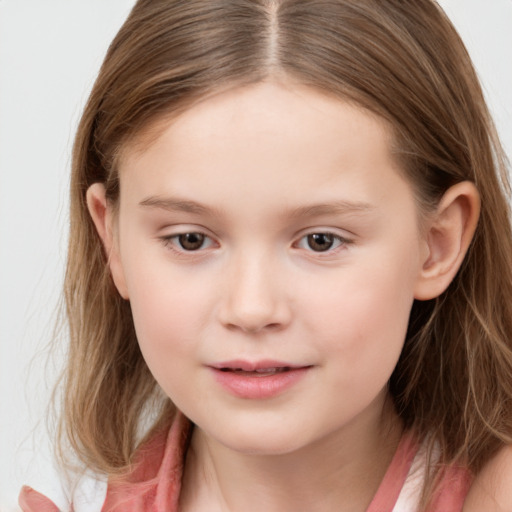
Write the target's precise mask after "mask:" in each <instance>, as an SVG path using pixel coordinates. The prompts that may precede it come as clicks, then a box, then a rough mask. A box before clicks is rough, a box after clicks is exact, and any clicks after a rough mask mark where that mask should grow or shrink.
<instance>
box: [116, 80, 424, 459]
mask: <svg viewBox="0 0 512 512" xmlns="http://www.w3.org/2000/svg"><path fill="white" fill-rule="evenodd" d="M120 183H121V194H120V204H119V212H118V217H117V221H116V224H115V225H114V232H115V234H114V239H115V243H114V249H113V253H112V255H111V265H112V270H113V274H114V278H115V281H116V284H117V286H118V289H119V291H120V292H121V294H122V295H123V296H124V297H125V298H128V299H129V300H130V303H131V307H132V310H133V318H134V322H135V327H136V331H137V335H138V339H139V343H140V347H141V350H142V352H143V354H144V357H145V359H146V361H147V364H148V366H149V368H150V369H151V371H152V373H153V375H154V376H155V378H156V380H157V381H158V383H159V384H160V385H161V387H162V388H163V389H164V390H165V392H166V393H167V394H168V395H169V397H171V399H172V400H173V402H174V403H175V404H176V405H177V406H178V408H179V409H181V410H182V411H183V412H184V413H185V415H186V416H188V417H189V418H190V419H191V420H192V421H193V422H194V423H196V425H197V426H198V427H199V428H200V429H202V431H203V433H204V434H205V435H207V436H208V437H209V438H210V439H212V440H215V441H216V442H219V443H221V444H222V445H224V446H227V447H229V448H232V449H234V450H237V451H239V452H244V453H262V454H263V453H269V454H270V453H289V452H291V451H294V450H297V449H299V448H301V447H306V446H309V445H311V444H312V443H314V442H317V441H320V440H322V439H326V438H327V436H331V435H333V434H334V435H336V434H338V433H339V434H340V435H343V432H346V431H348V429H351V428H356V429H358V428H368V427H370V428H371V426H372V425H373V424H377V423H378V421H379V419H380V414H381V412H382V408H383V403H384V398H385V395H386V384H387V382H388V379H389V377H390V375H391V373H392V371H393V369H394V367H395V365H396V363H397V360H398V357H399V354H400V352H401V349H402V345H403V342H404V337H405V333H406V327H407V322H408V318H409V312H410V308H411V305H412V302H413V299H414V297H415V293H416V287H417V283H418V280H419V273H420V269H421V267H422V264H423V261H424V259H425V242H424V240H423V238H422V236H421V233H420V231H419V227H418V220H419V219H418V212H417V208H416V205H415V198H414V195H413V192H412V189H411V186H410V185H409V184H408V183H407V182H406V181H405V180H404V178H403V177H402V175H401V174H400V172H399V170H398V168H397V164H396V163H395V160H394V158H393V156H392V155H391V153H390V132H389V129H388V127H387V126H386V125H385V123H384V122H383V121H382V120H380V119H378V118H376V117H375V116H373V115H371V114H369V113H368V112H366V111H364V110H362V109H360V108H356V107H354V106H351V105H349V104H348V103H344V102H341V101H339V100H337V99H332V98H329V97H326V96H324V95H322V94H320V93H318V92H316V91H314V90H312V89H308V88H305V87H302V86H297V85H291V84H289V85H282V84H281V85H279V84H275V83H263V84H258V85H254V86H251V87H247V88H244V89H236V90H232V91H229V92H224V93H221V94H219V95H217V96H215V97H212V98H209V99H207V100H205V101H203V102H201V103H199V104H197V105H196V106H194V107H193V108H191V109H190V110H188V111H187V112H186V113H185V114H183V115H181V116H180V117H178V118H176V119H174V120H173V121H170V122H169V123H168V124H167V125H165V127H164V130H163V131H162V132H161V133H160V134H159V136H158V138H157V139H156V140H155V141H154V142H153V143H152V144H151V145H150V146H149V147H147V148H146V149H144V150H143V151H140V149H139V150H138V151H135V150H130V148H128V149H127V150H126V152H125V153H124V155H123V158H122V160H121V164H120Z"/></svg>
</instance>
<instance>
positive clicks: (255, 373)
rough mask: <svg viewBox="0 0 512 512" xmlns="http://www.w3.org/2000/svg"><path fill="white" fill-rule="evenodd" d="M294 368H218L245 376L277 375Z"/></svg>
mask: <svg viewBox="0 0 512 512" xmlns="http://www.w3.org/2000/svg"><path fill="white" fill-rule="evenodd" d="M293 369H297V368H292V367H291V366H278V367H272V368H258V369H256V370H252V371H251V370H244V369H243V368H218V370H220V371H221V372H231V373H236V374H238V375H240V376H245V377H268V376H270V375H276V374H278V373H285V372H289V371H291V370H293Z"/></svg>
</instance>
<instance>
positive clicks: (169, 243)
mask: <svg viewBox="0 0 512 512" xmlns="http://www.w3.org/2000/svg"><path fill="white" fill-rule="evenodd" d="M190 235H194V236H196V237H200V238H202V240H201V245H200V246H199V247H198V248H197V249H186V248H185V247H183V244H182V242H181V241H180V238H181V237H186V236H190ZM319 235H321V236H322V237H328V238H330V239H331V241H332V243H333V244H335V247H334V248H333V247H332V246H331V247H328V248H327V249H326V250H323V251H322V250H320V251H315V250H313V249H312V248H311V246H309V247H301V245H302V242H303V241H305V244H307V245H309V243H310V242H312V241H313V240H312V239H311V238H310V237H318V236H319ZM161 240H162V242H163V243H164V246H165V247H167V248H169V249H170V250H172V251H173V252H175V253H178V254H179V255H184V254H194V253H199V252H201V251H202V250H204V249H206V248H209V247H210V246H211V245H213V244H214V242H213V240H212V238H211V237H209V236H208V235H206V234H204V233H201V232H199V231H186V232H183V233H177V234H175V235H171V236H165V237H162V238H161ZM207 241H209V242H207ZM205 242H206V243H208V247H206V248H205V247H204V244H205ZM351 243H352V240H349V239H347V238H344V237H342V236H340V235H337V234H336V233H332V232H330V231H314V232H310V233H307V234H305V235H303V236H302V237H300V238H299V240H298V241H297V242H295V243H294V244H293V247H294V248H299V249H305V250H307V251H308V252H312V253H314V254H318V255H322V254H326V255H331V254H333V253H334V254H335V253H337V252H338V251H340V250H342V249H343V248H344V247H346V246H348V245H350V244H351ZM179 246H181V247H179Z"/></svg>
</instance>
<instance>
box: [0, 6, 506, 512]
mask: <svg viewBox="0 0 512 512" xmlns="http://www.w3.org/2000/svg"><path fill="white" fill-rule="evenodd" d="M133 3H134V0H44V1H41V0H0V511H2V512H6V511H10V510H15V503H16V497H17V494H18V491H19V488H20V486H21V484H22V483H30V482H32V481H33V480H32V479H33V476H31V474H32V473H35V472H37V471H38V470H37V469H35V468H36V464H35V462H36V460H38V459H39V460H40V459H43V458H44V457H45V456H46V454H47V453H48V446H47V444H46V442H45V437H44V429H43V428H42V425H41V421H44V420H42V418H43V416H44V411H45V406H46V403H47V401H48V398H49V390H50V389H51V386H52V384H53V380H54V379H55V376H56V374H57V367H58V363H53V364H47V359H48V358H47V355H48V354H47V353H48V350H47V344H48V342H49V340H50V339H51V338H52V329H53V325H54V323H55V310H56V306H57V302H58V298H59V295H60V288H61V284H62V274H63V265H64V260H65V246H66V236H67V234H66V229H67V208H68V203H67V186H68V179H69V178H68V173H69V166H70V149H71V143H72V139H73V135H74V131H75V127H76V124H77V121H78V118H79V115H80V112H81V109H82V107H83V104H84V102H85V99H86V97H87V94H88V92H89V90H90V88H91V85H92V82H93V80H94V77H95V74H96V72H97V70H98V68H99V65H100V63H101V60H102V58H103V55H104V53H105V51H106V48H107V46H108V44H109V42H110V40H111V39H112V37H113V36H114V34H115V32H116V31H117V29H118V28H119V26H120V25H121V23H122V21H123V20H124V18H125V17H126V15H127V14H128V12H129V9H130V7H131V5H132V4H133ZM440 3H441V5H442V6H443V7H445V9H446V10H447V12H448V14H449V15H450V17H451V18H452V20H453V21H454V23H455V25H456V26H457V28H458V29H459V31H460V33H461V35H462V37H463V39H464V40H465V42H466V44H467V46H468V48H469V51H470V53H471V55H472V57H473V59H474V62H475V64H476V67H477V69H478V71H479V73H480V76H481V79H482V81H483V84H484V88H485V91H486V94H487V97H488V101H489V103H490V106H491V110H492V112H493V114H494V116H495V120H496V122H497V125H498V129H499V132H500V134H501V137H502V141H503V142H504V144H505V147H506V149H507V152H508V155H509V157H510V155H512V31H511V30H510V27H511V26H512V0H441V1H440ZM57 360H58V358H57ZM35 431H37V432H38V434H37V435H35V434H34V432H35Z"/></svg>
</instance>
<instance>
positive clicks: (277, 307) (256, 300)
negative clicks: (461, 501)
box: [222, 248, 289, 332]
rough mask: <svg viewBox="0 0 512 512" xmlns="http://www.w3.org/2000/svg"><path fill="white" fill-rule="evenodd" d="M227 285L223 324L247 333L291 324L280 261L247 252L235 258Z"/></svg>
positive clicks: (266, 253) (265, 254)
mask: <svg viewBox="0 0 512 512" xmlns="http://www.w3.org/2000/svg"><path fill="white" fill-rule="evenodd" d="M229 265H230V269H229V270H228V272H227V278H226V282H225V285H226V286H225V290H224V298H223V299H224V300H223V305H222V322H223V323H224V324H225V325H227V326H229V327H232V328H233V327H237V328H239V329H241V330H243V331H246V332H257V331H260V330H261V329H264V328H269V327H272V328H277V327H282V326H284V325H285V324H286V323H287V322H288V321H289V308H288V304H287V303H286V297H285V294H284V290H283V287H282V284H283V283H282V280H283V278H284V276H283V274H282V272H283V269H281V268H280V264H279V260H278V258H277V257H276V256H275V255H273V254H272V253H270V252H268V251H262V250H256V249H254V248H253V249H250V248H246V249H245V250H243V251H240V252H238V253H237V254H234V255H233V257H232V259H231V260H230V263H229Z"/></svg>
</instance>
